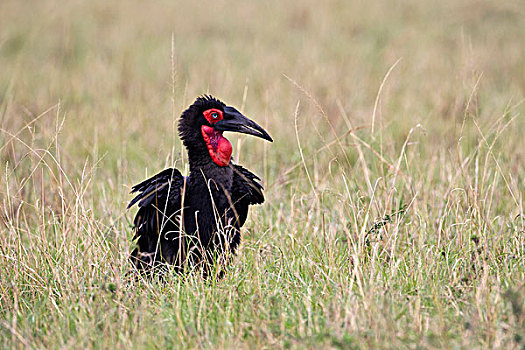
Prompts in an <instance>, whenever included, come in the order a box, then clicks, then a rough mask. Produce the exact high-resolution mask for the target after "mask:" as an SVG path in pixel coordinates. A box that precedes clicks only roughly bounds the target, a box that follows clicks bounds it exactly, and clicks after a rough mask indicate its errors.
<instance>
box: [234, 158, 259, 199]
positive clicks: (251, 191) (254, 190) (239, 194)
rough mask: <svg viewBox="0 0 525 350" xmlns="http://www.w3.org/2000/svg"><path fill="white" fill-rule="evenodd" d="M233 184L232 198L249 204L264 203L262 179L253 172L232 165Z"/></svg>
mask: <svg viewBox="0 0 525 350" xmlns="http://www.w3.org/2000/svg"><path fill="white" fill-rule="evenodd" d="M232 168H233V184H232V198H233V199H234V203H235V200H236V201H242V202H246V203H247V204H261V203H263V202H264V195H263V189H264V188H263V186H262V185H261V184H260V183H259V181H260V180H261V179H259V177H258V176H257V175H255V174H254V173H252V172H251V171H249V170H247V169H245V168H243V167H242V166H240V165H236V164H232Z"/></svg>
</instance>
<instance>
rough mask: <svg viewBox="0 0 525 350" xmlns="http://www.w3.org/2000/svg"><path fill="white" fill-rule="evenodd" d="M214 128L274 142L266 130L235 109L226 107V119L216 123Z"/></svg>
mask: <svg viewBox="0 0 525 350" xmlns="http://www.w3.org/2000/svg"><path fill="white" fill-rule="evenodd" d="M214 128H215V130H218V131H233V132H240V133H243V134H249V135H253V136H257V137H260V138H263V139H265V140H268V141H270V142H273V140H272V138H271V137H270V135H268V133H267V132H266V130H264V129H263V128H262V127H260V126H259V125H258V124H257V123H256V122H254V121H253V120H251V119H248V118H246V117H245V116H243V115H242V114H241V112H239V111H238V110H236V109H235V108H233V107H224V119H223V120H221V121H219V122H217V123H215V125H214Z"/></svg>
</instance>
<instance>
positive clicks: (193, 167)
mask: <svg viewBox="0 0 525 350" xmlns="http://www.w3.org/2000/svg"><path fill="white" fill-rule="evenodd" d="M188 160H189V164H190V178H191V179H192V180H193V181H194V183H195V182H209V181H210V180H213V181H215V182H217V183H221V184H222V185H224V186H226V189H227V190H229V188H230V186H231V181H232V179H233V170H232V168H231V167H230V165H227V166H218V165H217V164H215V163H214V162H213V160H212V159H211V157H210V155H209V153H208V151H207V150H204V149H203V150H197V149H193V150H192V151H188Z"/></svg>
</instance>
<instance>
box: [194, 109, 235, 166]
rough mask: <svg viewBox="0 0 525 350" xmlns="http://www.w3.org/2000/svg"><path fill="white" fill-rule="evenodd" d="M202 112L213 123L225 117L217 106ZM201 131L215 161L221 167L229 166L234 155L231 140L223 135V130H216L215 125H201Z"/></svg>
mask: <svg viewBox="0 0 525 350" xmlns="http://www.w3.org/2000/svg"><path fill="white" fill-rule="evenodd" d="M202 114H203V115H204V118H206V120H207V121H208V122H209V123H210V124H211V125H214V124H215V123H217V122H218V121H220V120H222V118H223V115H222V111H221V110H219V109H215V108H214V109H208V110H206V111H204V112H203V113H202ZM201 132H202V137H203V138H204V142H205V143H206V146H207V147H208V152H209V153H210V157H211V159H212V160H213V162H214V163H215V164H217V165H218V166H221V167H224V166H228V164H230V159H231V156H232V144H231V143H230V141H228V140H227V139H226V138H224V137H223V136H222V131H217V130H215V129H214V128H213V126H207V125H203V126H201Z"/></svg>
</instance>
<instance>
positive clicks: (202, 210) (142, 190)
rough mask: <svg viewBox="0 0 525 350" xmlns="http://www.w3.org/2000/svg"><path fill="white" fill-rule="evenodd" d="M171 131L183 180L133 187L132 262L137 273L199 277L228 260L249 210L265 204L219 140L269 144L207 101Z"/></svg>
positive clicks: (169, 177)
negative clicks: (189, 271)
mask: <svg viewBox="0 0 525 350" xmlns="http://www.w3.org/2000/svg"><path fill="white" fill-rule="evenodd" d="M178 129H179V136H180V138H181V139H182V141H183V144H184V146H185V147H186V149H187V151H188V159H189V165H190V174H189V176H187V177H184V176H182V175H181V173H180V172H179V171H178V170H177V169H174V168H173V169H171V168H170V169H166V170H164V171H162V172H160V173H158V174H157V175H155V176H153V177H151V178H149V179H147V180H145V181H143V182H141V183H139V184H138V185H135V186H133V187H132V191H131V193H138V194H137V195H136V197H135V198H133V200H132V201H131V202H130V203H129V205H128V209H129V208H130V207H132V206H133V205H134V204H135V203H138V207H139V210H138V212H137V215H136V216H135V220H134V226H135V239H136V241H137V248H136V249H135V250H134V251H133V252H132V254H131V258H132V260H133V262H134V265H135V266H136V268H137V269H138V270H141V271H149V272H151V271H152V270H151V268H152V267H157V266H165V265H166V264H170V265H174V268H175V270H176V271H178V272H182V271H183V270H184V268H185V267H186V266H187V265H188V264H189V265H190V266H192V267H197V268H199V267H200V268H202V269H203V270H202V271H203V274H204V276H205V277H206V276H208V275H209V274H210V272H211V270H210V268H211V267H212V266H213V265H214V263H216V262H218V261H219V262H221V263H225V262H227V261H228V260H229V258H230V257H231V256H233V254H234V253H235V251H236V249H237V247H238V245H239V243H240V240H241V233H240V229H241V227H242V226H243V225H244V222H245V221H246V217H247V215H248V207H249V206H250V205H251V204H261V203H263V202H264V196H263V193H262V190H263V187H262V185H261V184H260V183H259V182H258V180H260V179H259V178H258V177H257V176H256V175H254V174H253V173H251V172H250V171H248V170H246V169H245V168H243V167H242V166H240V165H236V164H232V162H231V154H232V145H231V143H230V142H229V141H228V140H227V139H226V138H225V137H224V136H223V135H222V134H223V132H224V131H234V132H240V133H245V134H250V135H255V136H257V137H261V138H263V139H266V140H268V141H273V140H272V138H271V137H270V135H268V133H267V132H266V131H265V130H264V129H263V128H262V127H260V126H259V125H257V124H256V123H255V122H253V121H252V120H250V119H248V118H246V117H245V116H243V115H242V114H241V113H240V112H239V111H238V110H236V109H235V108H233V107H229V106H226V105H225V104H224V103H222V102H221V101H219V100H218V99H216V98H214V97H212V96H206V95H205V96H203V97H199V98H197V100H196V101H195V102H194V103H193V104H192V105H191V106H190V107H188V109H187V110H186V111H184V112H183V113H182V115H181V117H180V120H179V127H178ZM217 259H220V260H217ZM215 271H217V270H215ZM219 273H220V274H222V272H219Z"/></svg>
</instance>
